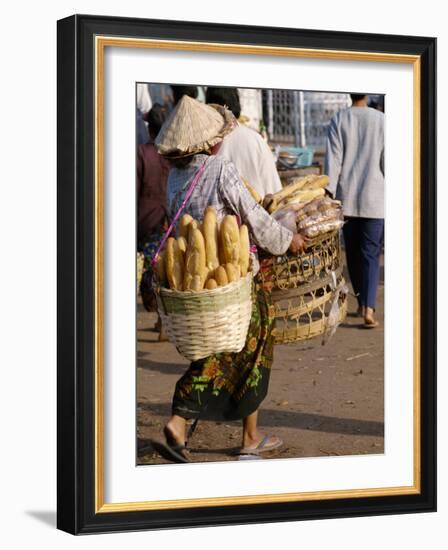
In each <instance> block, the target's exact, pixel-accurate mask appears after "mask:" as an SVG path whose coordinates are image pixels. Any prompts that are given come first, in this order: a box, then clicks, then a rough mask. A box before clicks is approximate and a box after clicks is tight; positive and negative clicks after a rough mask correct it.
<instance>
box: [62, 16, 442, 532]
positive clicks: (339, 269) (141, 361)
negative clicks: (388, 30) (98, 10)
mask: <svg viewBox="0 0 448 550" xmlns="http://www.w3.org/2000/svg"><path fill="white" fill-rule="evenodd" d="M435 99H436V40H435V39H434V38H428V37H408V36H395V35H387V36H386V35H374V34H356V33H343V32H333V31H316V30H304V29H292V28H267V27H249V26H238V25H221V24H219V25H218V24H213V23H196V22H179V21H161V20H143V19H128V18H115V17H97V16H88V15H74V16H72V17H69V18H66V19H63V20H60V21H58V472H57V476H58V512H57V517H58V520H57V521H58V528H59V529H62V530H64V531H67V532H69V533H73V534H83V533H102V532H111V531H126V530H140V529H141V530H144V529H160V528H179V527H193V526H210V525H228V524H243V523H261V522H279V521H292V520H304V519H322V518H333V517H353V516H367V515H379V514H399V513H412V512H429V511H435V509H436V281H435V278H436V231H435V230H436V208H435V200H436V177H435V174H436V128H435V120H436V118H435V111H436V104H435Z"/></svg>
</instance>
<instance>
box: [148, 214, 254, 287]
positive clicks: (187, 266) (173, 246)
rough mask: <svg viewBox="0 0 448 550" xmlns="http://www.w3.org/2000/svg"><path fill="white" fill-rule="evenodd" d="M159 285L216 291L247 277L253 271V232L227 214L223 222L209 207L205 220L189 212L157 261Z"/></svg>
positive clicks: (181, 220)
mask: <svg viewBox="0 0 448 550" xmlns="http://www.w3.org/2000/svg"><path fill="white" fill-rule="evenodd" d="M155 271H156V277H157V281H158V283H159V285H160V286H161V287H164V288H170V289H172V290H177V291H193V292H199V291H201V290H213V289H215V288H218V287H223V286H226V285H228V284H229V283H232V282H235V281H238V280H239V279H240V278H241V277H246V275H247V273H248V271H249V234H248V230H247V226H246V225H241V226H240V227H238V223H237V220H236V216H231V215H227V216H225V217H224V219H223V220H222V222H221V224H220V225H219V224H218V222H217V218H216V211H215V209H214V208H213V207H208V208H207V209H206V210H205V212H204V219H203V220H202V223H200V222H199V221H197V220H194V219H193V218H192V217H191V216H190V215H188V214H185V215H184V216H182V218H181V219H180V222H179V228H178V237H177V238H174V237H170V238H169V239H168V240H167V242H166V245H165V248H164V250H163V251H162V252H161V253H160V254H159V257H158V261H157V264H156V270H155Z"/></svg>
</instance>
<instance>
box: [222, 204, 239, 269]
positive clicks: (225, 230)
mask: <svg viewBox="0 0 448 550" xmlns="http://www.w3.org/2000/svg"><path fill="white" fill-rule="evenodd" d="M220 237H221V243H222V252H223V256H224V260H225V263H226V264H227V263H232V264H235V265H238V264H239V258H240V231H239V229H238V224H237V222H236V217H235V216H231V215H227V216H224V219H223V220H222V223H221V228H220Z"/></svg>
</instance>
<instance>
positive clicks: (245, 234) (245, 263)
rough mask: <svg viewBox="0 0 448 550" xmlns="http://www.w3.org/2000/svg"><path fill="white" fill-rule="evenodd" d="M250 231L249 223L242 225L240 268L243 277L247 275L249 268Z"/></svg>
mask: <svg viewBox="0 0 448 550" xmlns="http://www.w3.org/2000/svg"><path fill="white" fill-rule="evenodd" d="M249 252H250V243H249V231H248V229H247V225H241V226H240V258H239V268H240V275H241V277H245V276H246V274H247V272H248V270H249Z"/></svg>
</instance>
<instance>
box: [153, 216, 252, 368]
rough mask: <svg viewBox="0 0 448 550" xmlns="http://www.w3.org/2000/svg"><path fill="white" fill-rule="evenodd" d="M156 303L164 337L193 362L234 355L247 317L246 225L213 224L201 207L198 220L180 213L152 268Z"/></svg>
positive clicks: (243, 339) (232, 222)
mask: <svg viewBox="0 0 448 550" xmlns="http://www.w3.org/2000/svg"><path fill="white" fill-rule="evenodd" d="M155 273H156V281H155V282H156V284H155V291H156V298H157V305H158V310H159V314H160V318H161V319H162V324H163V326H164V327H165V329H166V332H167V334H168V337H169V339H170V340H171V342H172V343H173V344H174V345H175V346H176V348H177V350H178V351H179V353H180V354H181V355H183V356H184V357H185V358H186V359H189V360H190V361H196V360H197V359H201V358H203V357H208V356H210V355H212V354H214V353H220V352H239V351H241V350H242V349H243V347H244V344H245V342H246V336H247V331H248V328H249V323H250V319H251V313H252V272H251V271H250V269H249V236H248V232H247V227H246V226H245V225H242V226H241V227H238V223H237V220H236V217H235V216H225V217H224V219H223V220H222V222H221V224H220V225H218V223H217V220H216V212H215V210H214V209H213V208H207V209H206V211H205V212H204V219H203V220H202V222H201V223H200V222H198V221H197V220H194V219H192V218H191V216H188V215H184V216H183V217H182V218H181V220H180V223H179V231H178V236H177V238H174V237H171V238H169V239H168V240H167V243H166V246H165V249H164V251H163V252H162V254H161V255H160V256H159V261H158V262H157V264H156V269H155Z"/></svg>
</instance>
